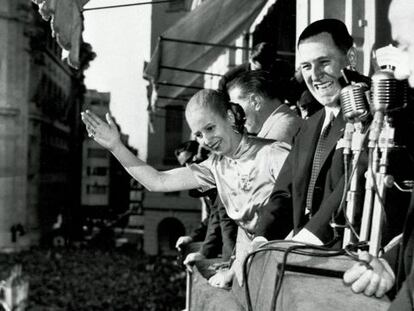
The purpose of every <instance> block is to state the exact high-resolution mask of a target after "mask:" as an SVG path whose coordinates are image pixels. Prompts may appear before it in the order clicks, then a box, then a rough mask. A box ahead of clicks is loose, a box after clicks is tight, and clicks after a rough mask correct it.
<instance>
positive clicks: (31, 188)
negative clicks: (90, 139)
mask: <svg viewBox="0 0 414 311" xmlns="http://www.w3.org/2000/svg"><path fill="white" fill-rule="evenodd" d="M0 4H1V5H0V6H1V9H0V24H1V30H0V32H1V37H2V40H1V44H0V59H1V61H0V63H1V66H0V71H1V73H0V76H1V80H0V89H1V96H0V97H1V99H0V119H1V121H0V127H1V128H2V129H1V131H0V150H1V151H0V184H1V187H0V188H1V190H0V214H1V221H0V247H2V248H21V247H27V246H29V245H32V244H36V243H38V242H39V241H44V242H48V239H49V238H50V234H51V231H52V227H53V224H54V223H55V222H56V219H57V216H58V215H62V216H63V219H64V222H65V224H66V226H67V228H71V232H67V233H68V235H72V233H74V232H75V231H76V229H75V228H79V227H78V226H76V215H77V213H78V212H79V207H80V170H79V167H80V155H81V154H80V139H79V131H80V120H79V113H80V108H81V102H82V97H83V90H84V84H83V70H84V68H85V66H86V65H87V62H88V61H89V60H90V59H91V58H89V56H87V57H86V58H85V57H84V62H83V64H82V66H81V68H80V69H79V70H77V71H75V70H73V69H71V68H69V67H68V66H67V65H66V63H65V62H64V61H62V60H61V49H60V48H59V47H58V45H57V44H56V42H55V40H54V38H52V37H51V31H50V25H49V23H47V22H45V21H43V20H42V19H41V17H40V15H39V14H38V13H37V7H36V6H35V5H33V4H32V3H31V2H28V1H23V0H17V1H10V0H2V1H1V3H0ZM85 47H86V45H84V44H82V47H81V51H82V53H83V52H85V51H84V48H85ZM89 48H90V46H89ZM90 52H91V50H90ZM84 56H85V55H84ZM92 58H93V57H92Z"/></svg>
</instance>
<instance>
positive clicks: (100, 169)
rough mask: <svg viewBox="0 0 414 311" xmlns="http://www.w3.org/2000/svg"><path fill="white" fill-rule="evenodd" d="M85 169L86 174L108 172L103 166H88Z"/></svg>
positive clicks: (104, 174) (97, 174) (98, 174)
mask: <svg viewBox="0 0 414 311" xmlns="http://www.w3.org/2000/svg"><path fill="white" fill-rule="evenodd" d="M86 170H87V175H88V176H106V175H107V173H108V168H107V167H103V166H96V167H91V166H88V167H87V169H86Z"/></svg>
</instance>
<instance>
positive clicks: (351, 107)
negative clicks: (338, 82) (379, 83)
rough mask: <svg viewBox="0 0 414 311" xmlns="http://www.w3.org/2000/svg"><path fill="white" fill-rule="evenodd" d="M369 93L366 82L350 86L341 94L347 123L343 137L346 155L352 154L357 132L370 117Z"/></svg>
mask: <svg viewBox="0 0 414 311" xmlns="http://www.w3.org/2000/svg"><path fill="white" fill-rule="evenodd" d="M367 92H369V88H368V85H367V84H366V83H364V82H357V83H352V84H349V85H347V86H345V87H344V88H343V89H342V90H341V92H340V95H339V99H340V102H341V108H342V115H343V117H344V120H345V121H346V122H347V123H346V126H345V131H344V137H343V139H344V154H350V151H351V146H352V136H353V135H354V132H355V130H356V129H358V130H361V123H362V122H364V121H366V120H367V119H368V117H369V115H370V114H369V104H368V98H367ZM354 125H355V126H354Z"/></svg>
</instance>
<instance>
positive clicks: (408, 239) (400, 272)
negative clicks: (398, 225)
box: [384, 194, 414, 311]
mask: <svg viewBox="0 0 414 311" xmlns="http://www.w3.org/2000/svg"><path fill="white" fill-rule="evenodd" d="M398 253H400V254H399V255H400V256H396V255H397V252H396V251H394V252H390V253H389V254H386V255H384V257H385V258H386V259H387V261H389V262H390V264H391V266H392V267H393V268H394V271H395V272H396V276H397V279H396V289H397V290H399V291H398V294H397V297H396V298H395V300H394V301H393V302H392V304H391V306H390V308H389V310H390V311H406V310H407V311H408V310H413V309H414V270H413V269H412V264H413V256H414V194H413V195H412V196H411V203H410V207H409V210H408V214H407V218H406V223H405V227H404V232H403V239H402V245H401V250H400V251H399V252H398Z"/></svg>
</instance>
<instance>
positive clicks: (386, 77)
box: [368, 68, 400, 256]
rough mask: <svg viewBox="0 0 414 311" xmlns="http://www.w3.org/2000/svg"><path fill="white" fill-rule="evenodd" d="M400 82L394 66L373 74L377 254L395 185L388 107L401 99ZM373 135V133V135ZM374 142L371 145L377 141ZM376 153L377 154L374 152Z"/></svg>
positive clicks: (372, 248) (373, 239)
mask: <svg viewBox="0 0 414 311" xmlns="http://www.w3.org/2000/svg"><path fill="white" fill-rule="evenodd" d="M398 92H399V85H398V82H397V80H396V79H395V77H394V72H393V70H392V69H391V68H384V69H381V70H379V71H377V72H376V73H375V74H374V75H373V76H372V110H373V112H374V122H373V127H372V128H371V131H372V135H371V132H370V138H372V141H371V140H370V145H371V148H374V149H373V152H374V153H376V154H377V157H378V160H376V163H368V165H371V164H372V166H373V168H372V171H371V174H372V178H373V181H374V182H373V185H374V186H375V185H376V187H375V188H376V189H375V190H376V191H375V195H374V202H373V203H374V205H373V208H372V221H371V234H370V243H369V253H370V254H371V255H374V256H378V254H379V251H380V248H381V238H382V224H383V218H384V209H385V206H384V202H385V194H386V191H385V190H386V188H387V187H392V185H393V182H394V181H393V178H392V176H389V175H387V174H386V173H387V166H388V152H389V150H390V149H391V148H393V147H394V132H395V128H394V127H393V126H392V123H391V121H392V120H391V119H390V118H389V116H387V114H386V112H387V110H388V109H389V108H390V107H391V106H392V105H395V104H397V102H398V101H399V99H400V98H399V94H398ZM371 136H372V137H371ZM374 144H375V146H372V145H374ZM374 156H375V155H374ZM373 159H374V160H375V158H374V157H373Z"/></svg>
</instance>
